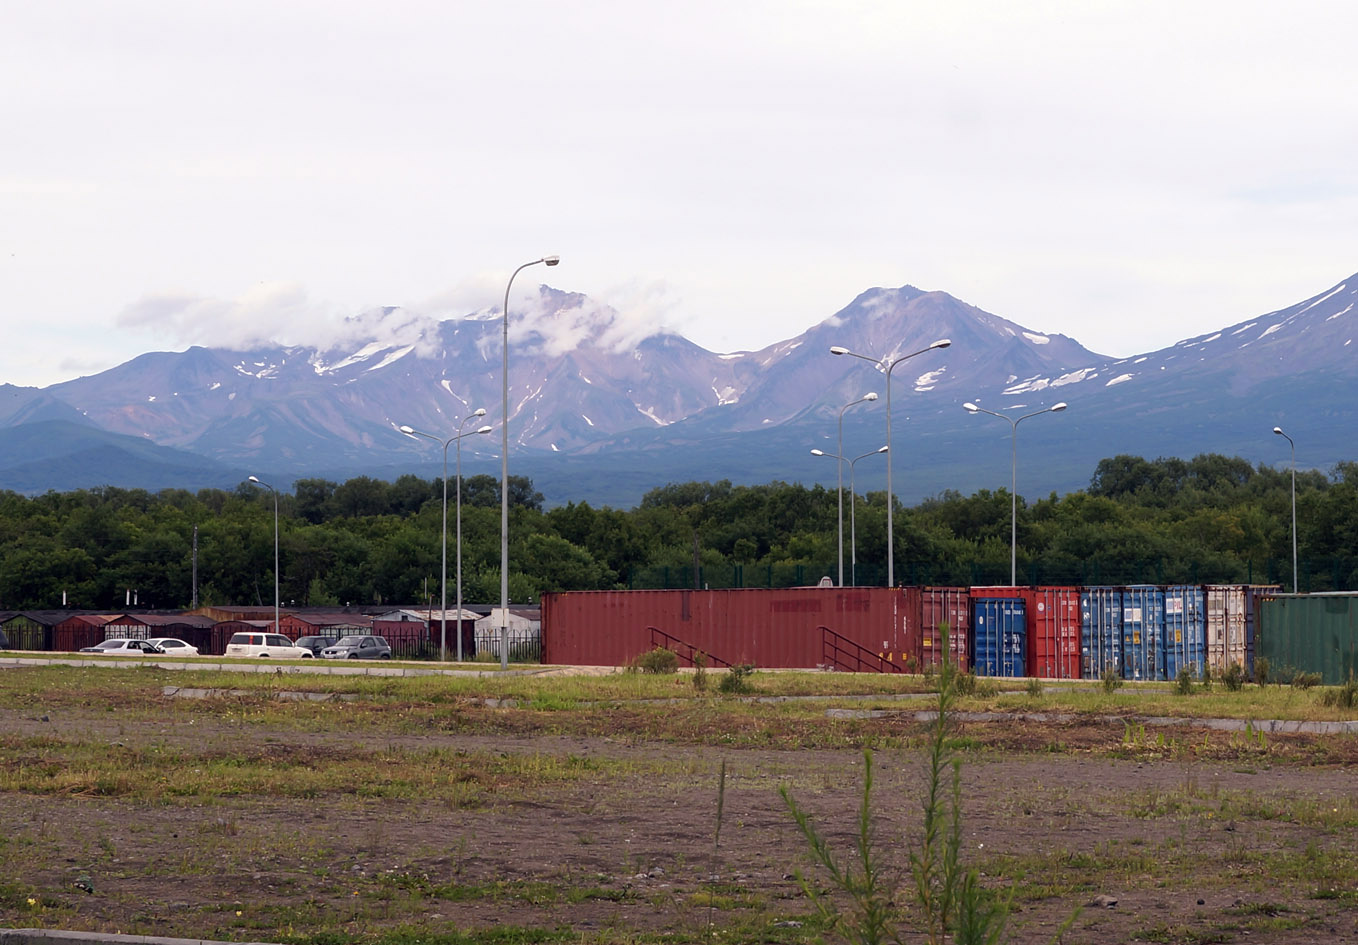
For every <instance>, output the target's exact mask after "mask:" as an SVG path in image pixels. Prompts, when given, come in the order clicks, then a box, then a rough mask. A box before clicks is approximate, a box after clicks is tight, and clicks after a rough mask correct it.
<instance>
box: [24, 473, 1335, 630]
mask: <svg viewBox="0 0 1358 945" xmlns="http://www.w3.org/2000/svg"><path fill="white" fill-rule="evenodd" d="M1290 488H1291V477H1290V473H1289V472H1288V471H1287V470H1278V469H1273V468H1269V467H1264V466H1260V467H1254V466H1251V465H1250V464H1249V463H1248V462H1246V461H1245V460H1242V459H1238V458H1230V457H1225V456H1219V455H1203V456H1198V457H1196V458H1194V459H1191V460H1181V459H1157V460H1153V461H1151V460H1145V459H1142V458H1140V457H1134V456H1116V457H1112V458H1110V459H1105V460H1103V461H1101V462H1100V463H1099V464H1098V466H1097V468H1096V469H1095V470H1094V472H1093V475H1092V478H1091V480H1090V484H1089V486H1088V488H1086V489H1084V490H1082V491H1079V492H1074V493H1070V494H1067V495H1065V496H1060V497H1058V496H1056V495H1052V496H1050V497H1048V498H1045V499H1041V500H1038V501H1035V502H1032V503H1031V504H1029V503H1025V502H1023V501H1022V500H1020V502H1019V515H1018V548H1019V550H1018V568H1019V582H1020V583H1040V584H1104V583H1142V582H1144V583H1214V582H1231V583H1237V582H1239V583H1281V584H1283V585H1284V586H1285V587H1287V588H1288V589H1289V590H1290V585H1291V570H1292V551H1291V506H1290V502H1291V491H1290ZM510 489H511V494H510V502H511V509H512V515H511V523H510V569H511V570H510V581H509V586H510V597H511V599H512V600H513V601H517V602H529V601H536V600H537V599H538V596H539V595H540V594H541V593H542V592H544V591H555V590H579V589H598V588H620V587H621V588H627V587H637V588H640V587H693V586H695V583H697V584H698V585H699V586H709V587H732V586H745V587H764V586H771V585H772V586H787V585H796V584H814V583H816V582H817V581H818V580H820V579H821V578H822V577H825V576H829V577H830V578H831V579H832V580H833V579H834V577H835V576H836V573H837V540H836V522H837V502H836V492H835V490H834V489H826V488H824V487H821V486H815V487H812V488H807V487H804V486H801V485H798V484H788V483H784V482H774V483H770V484H767V485H762V486H733V485H731V484H730V483H729V482H726V481H722V482H716V483H710V482H689V483H677V484H670V485H666V486H664V487H662V488H658V489H655V490H652V491H651V492H649V493H648V494H647V495H646V496H645V498H644V499H643V500H642V501H641V503H640V504H639V505H638V506H637V507H636V508H634V509H631V510H620V509H612V508H606V507H605V508H593V507H591V506H589V505H588V504H583V503H581V504H574V503H572V504H568V505H564V506H558V507H555V508H552V509H544V508H543V502H542V496H541V495H539V494H538V493H536V492H535V491H534V489H533V486H532V483H531V482H529V481H528V480H526V479H522V478H516V477H511V481H510ZM442 494H443V492H442V483H441V481H440V480H438V479H435V480H425V479H420V478H418V477H415V476H402V477H400V478H399V479H397V480H396V481H395V482H384V481H381V480H376V479H370V478H366V477H361V478H357V479H350V480H348V481H347V482H343V483H335V482H330V481H326V480H319V479H303V480H299V481H298V482H297V483H296V484H295V486H294V490H293V492H292V493H291V494H283V495H281V496H280V498H279V515H280V519H279V521H280V527H279V545H280V558H281V567H280V571H281V592H280V593H281V597H282V600H283V602H284V603H285V604H287V605H296V606H334V605H349V604H352V605H374V604H388V603H391V604H415V603H425V602H428V601H430V600H433V601H435V602H436V601H437V599H438V594H439V574H440V525H441V517H442ZM455 508H456V503H455V496H453V495H451V494H450V496H449V513H448V517H449V525H448V528H449V540H448V546H449V551H448V556H449V563H448V568H449V582H450V591H449V595H450V598H451V596H452V594H453V591H452V589H451V584H452V581H453V571H454V562H455V546H454V541H453V530H454V520H455ZM843 516H844V569H845V581H846V583H847V582H850V581H854V580H856V582H857V583H859V584H877V583H881V582H882V581H883V580H884V578H885V571H886V567H885V562H886V505H885V494H884V493H881V492H876V493H869V494H868V495H866V496H857V497H855V498H853V499H852V500H851V497H850V495H849V493H848V492H847V490H846V491H845V494H844V510H843ZM894 519H895V539H896V549H895V560H896V579H897V583H903V584H925V583H928V584H956V585H970V584H1000V583H1007V582H1008V580H1009V553H1010V495H1009V493H1008V492H1007V491H1006V490H999V491H995V492H991V491H986V490H982V491H980V492H977V493H974V494H973V495H970V496H963V495H960V494H958V493H956V492H951V491H948V492H944V493H942V494H940V495H938V496H935V497H934V498H932V499H930V500H928V501H926V502H923V503H921V504H920V505H918V506H915V507H913V508H901V507H899V506H898V508H897V511H896V513H895V516H894ZM851 523H852V527H851ZM195 526H196V527H197V535H198V538H197V540H198V597H199V602H200V603H202V604H227V603H233V604H269V603H272V601H273V584H274V581H273V562H274V500H273V496H272V495H271V494H270V493H269V492H268V491H267V490H261V489H257V488H255V487H254V486H252V485H251V484H249V483H243V484H242V485H241V486H240V487H238V488H237V489H236V490H235V491H229V492H228V491H224V490H218V489H208V490H203V491H200V492H198V493H196V494H193V493H189V492H186V491H183V490H174V489H169V490H164V491H161V492H158V493H148V492H145V491H142V490H135V489H133V490H127V489H114V488H105V489H92V490H80V491H75V492H65V493H55V492H49V493H47V494H46V495H41V496H36V497H33V498H28V497H24V496H21V495H18V494H16V493H12V492H2V493H0V609H4V610H20V609H39V608H57V607H63V606H66V607H71V608H90V609H99V610H105V609H107V610H113V609H119V608H122V607H124V605H125V602H126V600H127V599H128V596H129V593H130V594H134V595H135V597H136V600H137V603H138V604H139V605H140V606H142V607H156V608H164V609H173V608H184V607H187V606H188V605H189V603H190V600H191V598H192V593H193V577H192V575H193V554H192V548H193V541H194V529H195ZM1297 529H1298V545H1299V554H1300V559H1301V565H1300V573H1301V580H1300V584H1301V589H1302V590H1323V589H1353V588H1355V587H1358V557H1356V556H1355V547H1358V463H1352V462H1345V463H1341V464H1339V465H1338V466H1337V467H1336V468H1335V469H1334V470H1333V471H1332V473H1331V474H1330V475H1326V474H1324V473H1321V472H1316V471H1309V472H1302V473H1299V474H1298V476H1297ZM462 530H463V597H464V599H465V600H466V601H468V602H481V603H490V602H495V601H498V599H499V581H500V577H499V567H500V560H499V559H500V544H499V538H500V491H499V481H498V479H496V478H494V477H491V476H484V475H481V476H473V477H469V478H467V479H464V480H463V483H462ZM855 549H856V559H857V561H856V565H855V563H854V557H855V554H854V551H855ZM695 563H696V565H697V568H698V575H697V582H695V579H694V567H695Z"/></svg>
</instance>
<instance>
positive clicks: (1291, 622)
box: [1254, 594, 1358, 686]
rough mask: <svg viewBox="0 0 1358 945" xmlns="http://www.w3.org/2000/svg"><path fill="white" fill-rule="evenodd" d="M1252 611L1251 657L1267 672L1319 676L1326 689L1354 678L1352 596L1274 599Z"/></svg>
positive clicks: (1356, 652)
mask: <svg viewBox="0 0 1358 945" xmlns="http://www.w3.org/2000/svg"><path fill="white" fill-rule="evenodd" d="M1256 606H1257V607H1258V613H1257V615H1256V618H1255V619H1256V630H1257V639H1256V640H1255V646H1254V655H1255V659H1256V660H1258V659H1259V658H1261V657H1262V658H1263V659H1266V660H1268V664H1269V666H1270V667H1271V670H1270V671H1271V672H1275V671H1282V670H1296V671H1298V672H1303V673H1319V674H1320V676H1321V680H1322V682H1324V683H1325V685H1327V686H1337V685H1339V684H1341V683H1344V682H1346V681H1347V680H1348V678H1349V675H1350V674H1353V675H1354V676H1355V677H1358V595H1355V594H1280V595H1278V596H1276V597H1260V598H1257V599H1256Z"/></svg>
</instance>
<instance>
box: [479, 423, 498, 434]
mask: <svg viewBox="0 0 1358 945" xmlns="http://www.w3.org/2000/svg"><path fill="white" fill-rule="evenodd" d="M494 429H495V428H494V427H492V426H490V425H489V424H487V425H486V426H484V427H477V428H476V432H477V433H489V432H490V431H491V430H494Z"/></svg>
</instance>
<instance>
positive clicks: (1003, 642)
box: [971, 588, 1028, 678]
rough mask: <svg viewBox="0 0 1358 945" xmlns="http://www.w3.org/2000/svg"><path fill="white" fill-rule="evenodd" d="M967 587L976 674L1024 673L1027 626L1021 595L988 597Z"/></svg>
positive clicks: (972, 651) (1020, 674)
mask: <svg viewBox="0 0 1358 945" xmlns="http://www.w3.org/2000/svg"><path fill="white" fill-rule="evenodd" d="M991 590H1003V589H992V588H972V590H971V640H972V644H971V654H972V661H973V662H972V665H973V666H974V667H975V670H976V673H977V675H979V676H1003V677H1010V678H1013V677H1017V676H1022V675H1023V674H1024V673H1025V672H1027V662H1028V660H1027V648H1028V647H1027V642H1028V627H1027V621H1026V619H1025V611H1026V607H1025V605H1024V601H1023V598H1022V597H990V596H987V593H988V592H989V591H991Z"/></svg>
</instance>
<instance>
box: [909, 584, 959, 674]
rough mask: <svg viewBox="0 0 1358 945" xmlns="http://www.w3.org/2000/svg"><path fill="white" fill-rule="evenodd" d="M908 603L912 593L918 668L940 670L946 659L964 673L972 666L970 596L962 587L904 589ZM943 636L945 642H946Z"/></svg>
mask: <svg viewBox="0 0 1358 945" xmlns="http://www.w3.org/2000/svg"><path fill="white" fill-rule="evenodd" d="M905 591H906V594H907V600H908V599H909V598H910V596H911V594H910V592H912V591H913V592H914V593H915V595H917V597H916V603H915V604H914V608H913V610H912V613H917V614H918V615H919V616H918V618H917V619H916V620H915V621H914V624H915V626H916V627H917V628H918V631H917V637H916V639H917V640H918V647H919V649H918V653H919V658H918V660H917V665H918V666H919V667H920V668H921V669H923V668H924V667H926V666H932V667H935V668H937V667H939V666H942V665H943V660H944V658H945V646H946V658H947V660H948V661H949V662H951V663H952V664H953V665H954V666H956V667H957V668H958V669H960V670H962V671H963V672H966V671H967V669H968V668H969V667H970V665H971V661H970V650H969V649H968V648H967V637H968V635H969V633H970V631H971V595H970V593H969V592H968V590H967V588H965V587H921V588H906V589H905ZM945 637H946V641H945Z"/></svg>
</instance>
